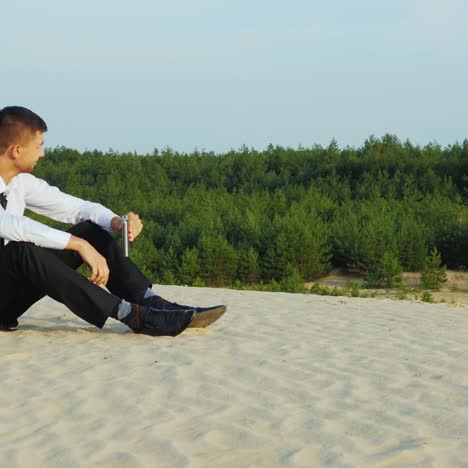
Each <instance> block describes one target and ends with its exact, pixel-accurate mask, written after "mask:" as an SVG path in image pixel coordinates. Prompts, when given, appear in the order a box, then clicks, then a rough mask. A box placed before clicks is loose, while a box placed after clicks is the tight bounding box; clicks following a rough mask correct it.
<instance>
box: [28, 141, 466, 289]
mask: <svg viewBox="0 0 468 468" xmlns="http://www.w3.org/2000/svg"><path fill="white" fill-rule="evenodd" d="M467 170H468V140H465V141H464V142H463V143H462V144H460V143H455V144H452V145H449V146H447V147H441V146H440V145H439V144H437V143H431V144H428V145H425V146H418V145H413V144H412V143H411V142H409V141H405V142H402V141H400V140H399V139H398V137H397V136H395V135H390V134H387V135H384V136H383V137H381V138H376V137H370V138H368V139H367V140H366V141H365V142H364V144H363V145H362V146H361V147H358V148H355V147H345V148H339V146H338V145H337V143H336V142H335V141H334V140H333V141H332V142H331V143H330V144H329V145H328V146H326V147H323V146H320V145H315V146H313V147H310V148H303V147H298V148H295V149H293V148H283V147H280V146H273V145H269V146H268V147H267V148H266V149H265V150H263V151H257V150H255V149H252V148H250V149H249V148H247V147H242V148H240V149H238V150H231V151H229V152H226V153H221V154H215V153H213V152H205V151H197V150H196V151H193V152H192V153H189V154H187V153H179V152H177V151H174V150H172V149H170V148H166V149H163V150H158V149H155V150H154V151H153V153H151V154H144V155H138V154H135V153H117V152H115V151H112V150H109V151H107V152H100V151H85V152H79V151H76V150H74V149H70V148H66V147H57V148H53V149H48V150H47V155H46V157H45V158H43V159H42V160H41V161H40V163H39V164H38V165H37V166H36V168H35V175H36V176H37V177H40V178H43V179H45V180H47V181H48V182H49V183H50V184H51V185H55V186H57V187H59V188H60V189H61V190H63V191H64V192H67V193H70V194H72V195H75V196H78V197H81V198H84V199H87V200H91V201H96V202H99V203H102V204H103V205H105V206H107V207H109V208H110V209H112V210H113V211H114V212H116V213H119V214H123V213H126V212H127V211H130V210H131V211H134V212H135V213H139V214H140V216H141V218H142V219H143V222H144V231H143V233H142V235H141V237H140V238H138V239H137V240H136V241H135V242H134V243H133V245H132V247H131V257H132V259H133V260H134V261H135V262H136V263H137V264H138V265H139V266H140V267H142V269H143V271H144V272H145V273H146V274H147V275H148V276H149V278H150V279H151V280H152V281H153V282H155V283H158V282H159V283H164V284H186V285H199V286H203V285H206V286H227V287H230V286H234V287H240V286H243V285H249V286H250V287H253V286H254V285H258V286H259V287H261V286H262V285H265V284H271V283H272V282H273V283H276V284H281V283H282V282H283V283H287V281H288V280H289V279H291V278H293V279H295V280H297V279H300V280H301V281H304V282H305V281H311V280H314V279H316V278H319V277H321V276H323V275H325V274H326V273H327V272H328V271H329V270H330V269H331V268H333V267H338V266H340V267H344V268H346V269H347V270H348V271H350V272H359V273H364V274H365V273H366V272H367V271H368V270H369V269H370V268H372V267H373V265H375V264H376V262H378V261H379V260H380V259H382V258H383V257H384V255H385V254H387V255H388V254H392V255H393V256H394V257H396V258H397V259H398V261H399V262H400V264H401V266H402V267H403V269H404V270H405V271H419V270H420V269H421V267H422V265H423V262H424V258H425V257H426V256H427V255H428V254H429V252H431V250H432V249H433V248H434V247H436V248H437V250H438V251H439V252H440V254H441V256H442V260H443V262H444V263H445V264H446V265H447V266H448V267H449V268H459V269H463V268H465V266H466V265H468V209H467V203H466V202H467V197H468V194H467V190H466V186H467V174H468V171H467ZM28 215H30V216H31V217H33V218H35V219H38V220H40V221H42V222H46V223H47V224H49V225H52V226H55V227H60V228H65V227H67V226H64V225H62V224H60V223H57V222H54V221H49V220H45V219H44V218H42V217H40V216H38V215H36V214H34V213H28ZM116 235H117V234H116Z"/></svg>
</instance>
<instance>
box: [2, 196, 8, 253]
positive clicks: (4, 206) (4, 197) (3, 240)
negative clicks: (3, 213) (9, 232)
mask: <svg viewBox="0 0 468 468" xmlns="http://www.w3.org/2000/svg"><path fill="white" fill-rule="evenodd" d="M7 203H8V200H7V197H6V194H5V193H0V205H2V206H3V209H4V210H6V207H7ZM4 245H5V239H3V238H0V247H3V246H4Z"/></svg>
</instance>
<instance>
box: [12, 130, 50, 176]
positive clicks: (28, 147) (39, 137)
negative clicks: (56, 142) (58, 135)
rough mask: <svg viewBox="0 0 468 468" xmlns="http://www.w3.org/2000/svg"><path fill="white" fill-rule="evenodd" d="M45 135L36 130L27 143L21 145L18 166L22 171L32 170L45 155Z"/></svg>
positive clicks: (17, 160)
mask: <svg viewBox="0 0 468 468" xmlns="http://www.w3.org/2000/svg"><path fill="white" fill-rule="evenodd" d="M43 146H44V135H43V133H42V132H39V131H38V132H36V133H34V134H33V136H32V137H31V138H30V139H28V140H27V143H25V144H23V145H19V157H18V158H17V159H16V167H17V168H18V169H19V170H20V172H32V170H33V169H34V166H35V165H36V163H37V162H38V161H39V159H40V158H42V157H43V156H44V154H45V153H44V147H43Z"/></svg>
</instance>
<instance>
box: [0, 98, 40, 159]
mask: <svg viewBox="0 0 468 468" xmlns="http://www.w3.org/2000/svg"><path fill="white" fill-rule="evenodd" d="M36 132H42V133H43V132H47V124H46V123H45V122H44V120H43V119H42V118H41V117H39V116H38V115H37V114H35V113H34V112H33V111H31V110H29V109H26V107H20V106H8V107H4V108H3V109H2V110H0V152H3V151H5V150H6V149H7V148H8V147H9V146H10V145H14V144H24V143H26V142H27V140H29V138H31V137H32V136H33V135H34V133H36Z"/></svg>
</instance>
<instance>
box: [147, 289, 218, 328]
mask: <svg viewBox="0 0 468 468" xmlns="http://www.w3.org/2000/svg"><path fill="white" fill-rule="evenodd" d="M143 304H144V305H145V306H149V307H155V308H157V309H161V310H186V309H193V310H194V311H195V314H194V315H193V320H192V321H191V322H190V325H189V326H188V328H205V327H207V326H208V325H211V324H212V323H213V322H216V320H218V319H219V318H220V317H221V316H222V315H223V314H224V312H226V306H224V305H217V306H212V307H192V306H188V305H183V304H177V302H170V301H168V300H166V299H164V298H163V297H161V296H150V297H147V298H146V299H144V300H143Z"/></svg>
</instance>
